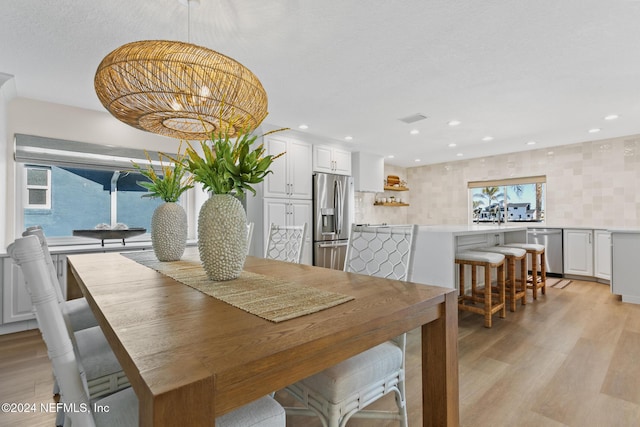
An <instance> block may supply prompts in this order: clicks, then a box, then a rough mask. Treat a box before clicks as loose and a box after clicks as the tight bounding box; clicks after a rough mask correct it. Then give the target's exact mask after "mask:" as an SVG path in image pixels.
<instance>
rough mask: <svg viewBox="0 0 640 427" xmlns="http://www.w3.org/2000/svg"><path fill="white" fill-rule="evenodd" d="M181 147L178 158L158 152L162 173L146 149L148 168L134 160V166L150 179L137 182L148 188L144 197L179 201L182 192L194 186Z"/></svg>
mask: <svg viewBox="0 0 640 427" xmlns="http://www.w3.org/2000/svg"><path fill="white" fill-rule="evenodd" d="M181 147H182V144H181V145H180V148H181ZM180 148H178V156H177V158H176V159H173V158H172V157H170V156H168V155H166V154H163V153H158V157H159V159H160V168H161V169H162V175H158V174H157V173H156V171H155V169H154V168H153V163H152V160H151V158H150V157H149V153H147V152H146V151H145V155H146V156H147V160H148V161H149V164H148V165H147V166H146V168H143V167H142V166H140V165H138V164H137V163H135V162H132V163H133V167H134V168H136V169H137V170H138V172H140V173H141V174H142V175H144V176H146V177H147V178H148V179H149V181H138V182H137V184H138V185H139V186H141V187H143V188H146V189H147V191H148V192H147V193H145V194H143V195H142V197H151V198H160V199H162V200H164V201H165V202H177V201H178V199H179V198H180V196H181V195H182V193H184V192H185V191H187V190H188V189H190V188H193V177H191V176H189V177H185V175H186V173H187V172H188V170H187V168H186V165H185V164H184V162H183V160H184V155H180V154H179V153H180ZM163 157H164V158H165V160H166V162H167V163H166V164H165V162H163V160H162V159H163Z"/></svg>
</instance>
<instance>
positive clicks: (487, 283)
mask: <svg viewBox="0 0 640 427" xmlns="http://www.w3.org/2000/svg"><path fill="white" fill-rule="evenodd" d="M498 286H500V285H499V284H498ZM502 286H503V287H502V296H503V297H504V283H503V284H502ZM491 308H492V307H491V269H490V268H489V267H488V266H485V267H484V326H485V327H486V328H490V327H491Z"/></svg>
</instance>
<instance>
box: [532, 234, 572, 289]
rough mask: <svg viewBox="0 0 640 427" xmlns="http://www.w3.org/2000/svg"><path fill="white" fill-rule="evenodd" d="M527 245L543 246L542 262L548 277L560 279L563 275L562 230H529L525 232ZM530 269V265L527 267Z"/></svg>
mask: <svg viewBox="0 0 640 427" xmlns="http://www.w3.org/2000/svg"><path fill="white" fill-rule="evenodd" d="M527 243H537V244H539V245H544V248H545V250H544V260H545V266H546V270H547V274H548V275H549V276H555V277H562V276H563V274H564V263H563V259H562V257H563V249H562V229H561V228H530V229H529V230H527ZM529 269H531V265H529Z"/></svg>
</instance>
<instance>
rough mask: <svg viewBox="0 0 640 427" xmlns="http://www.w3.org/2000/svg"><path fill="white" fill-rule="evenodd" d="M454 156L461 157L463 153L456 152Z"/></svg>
mask: <svg viewBox="0 0 640 427" xmlns="http://www.w3.org/2000/svg"><path fill="white" fill-rule="evenodd" d="M456 156H458V157H462V156H464V154H462V153H458V154H456Z"/></svg>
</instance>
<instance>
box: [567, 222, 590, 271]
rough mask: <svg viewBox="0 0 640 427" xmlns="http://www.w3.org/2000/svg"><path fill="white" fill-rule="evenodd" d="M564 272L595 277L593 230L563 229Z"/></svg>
mask: <svg viewBox="0 0 640 427" xmlns="http://www.w3.org/2000/svg"><path fill="white" fill-rule="evenodd" d="M563 247H564V252H563V255H564V274H569V275H571V274H573V275H578V276H590V277H593V230H583V229H567V228H565V229H564V230H563Z"/></svg>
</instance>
